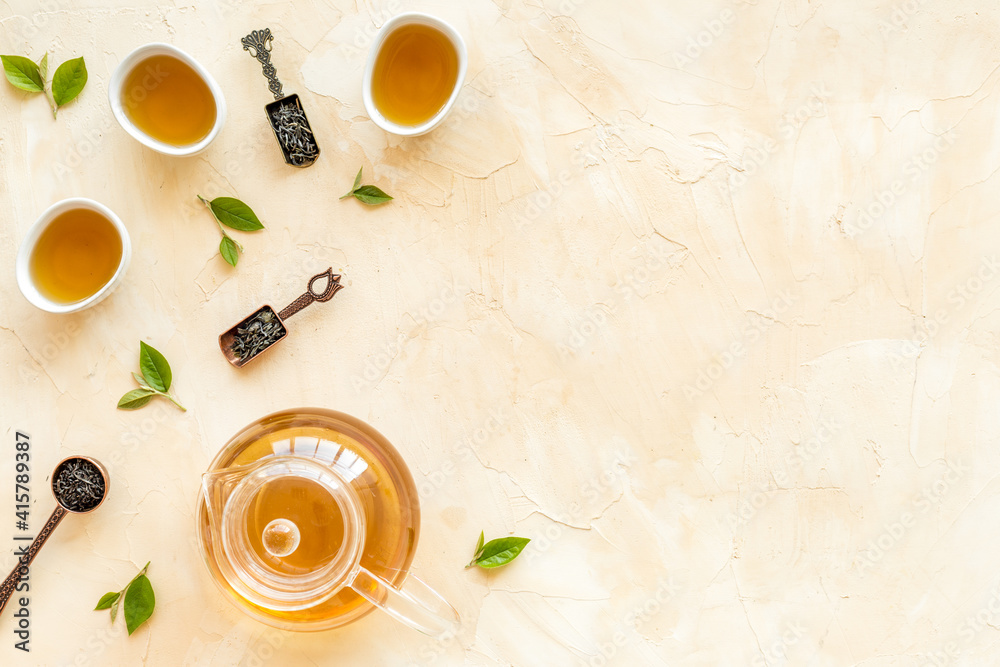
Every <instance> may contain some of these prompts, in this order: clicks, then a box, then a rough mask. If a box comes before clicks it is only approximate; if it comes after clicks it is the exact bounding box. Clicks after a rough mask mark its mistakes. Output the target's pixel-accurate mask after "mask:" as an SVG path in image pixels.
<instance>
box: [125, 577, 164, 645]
mask: <svg viewBox="0 0 1000 667" xmlns="http://www.w3.org/2000/svg"><path fill="white" fill-rule="evenodd" d="M154 607H156V596H155V595H153V585H152V584H150V583H149V579H148V578H147V577H146V575H144V574H143V575H139V576H138V577H136V579H135V581H133V582H132V583H131V584H130V585H129V587H128V591H127V592H126V593H125V610H124V611H125V626H126V627H127V628H128V633H129V635H131V634H132V633H133V632H135V630H136V628H138V627H139V626H140V625H142V624H143V623H145V622H146V620H147V619H149V617H150V616H152V615H153V609H154Z"/></svg>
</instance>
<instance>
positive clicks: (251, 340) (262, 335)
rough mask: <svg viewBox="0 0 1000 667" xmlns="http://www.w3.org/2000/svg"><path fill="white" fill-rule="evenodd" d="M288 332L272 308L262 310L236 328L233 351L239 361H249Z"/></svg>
mask: <svg viewBox="0 0 1000 667" xmlns="http://www.w3.org/2000/svg"><path fill="white" fill-rule="evenodd" d="M286 333H288V330H287V329H285V327H284V326H283V325H282V324H281V321H280V320H279V319H278V317H277V316H276V315H275V314H274V311H273V310H271V309H270V308H267V307H265V308H261V309H260V310H259V311H257V312H256V313H254V315H253V316H252V317H250V318H249V319H248V320H246V321H244V322H243V323H242V324H240V325H238V326H237V327H236V336H235V337H234V338H233V344H232V350H233V354H234V355H236V358H237V359H240V360H241V361H242V360H246V361H249V360H250V359H252V358H253V357H256V356H257V355H258V354H260V353H261V352H263V351H264V350H266V349H267V348H269V347H270V346H271V345H274V344H275V343H276V342H278V340H280V339H281V338H282V337H283V336H284V335H285V334H286Z"/></svg>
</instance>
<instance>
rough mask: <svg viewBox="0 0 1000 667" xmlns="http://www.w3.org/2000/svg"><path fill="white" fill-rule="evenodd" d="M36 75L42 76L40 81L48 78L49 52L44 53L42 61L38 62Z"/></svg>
mask: <svg viewBox="0 0 1000 667" xmlns="http://www.w3.org/2000/svg"><path fill="white" fill-rule="evenodd" d="M38 73H39V74H41V75H42V81H45V79H46V78H47V77H48V76H49V52H48V51H46V52H45V55H44V56H42V59H41V60H39V61H38Z"/></svg>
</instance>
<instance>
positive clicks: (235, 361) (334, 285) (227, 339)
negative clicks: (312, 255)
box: [219, 267, 344, 368]
mask: <svg viewBox="0 0 1000 667" xmlns="http://www.w3.org/2000/svg"><path fill="white" fill-rule="evenodd" d="M324 278H325V279H326V287H325V288H324V289H323V291H322V292H320V291H318V290H317V289H316V288H315V287H314V283H316V282H317V281H319V280H323V279H324ZM343 288H344V286H343V285H341V284H340V274H339V273H334V272H333V267H330V268H329V269H327V270H326V271H324V272H323V273H320V274H317V275H315V276H313V277H312V278H310V280H309V287H308V289H307V290H306V293H305V294H303V295H302V296H300V297H299V298H298V299H296V300H295V301H292V302H291V303H290V304H288V306H286V307H285V308H284V309H283V310H282V311H281V312H275V310H274V308H272V307H271V306H269V305H264V306H261V307H260V308H258V309H257V310H256V311H254V313H253V314H252V315H250V316H249V317H247V318H244V319H243V320H240V323H239V324H237V325H236V326H234V327H233V328H231V329H229V330H228V331H227V332H226V333H224V334H222V335H221V336H219V347H220V348H222V353H223V354H224V355H226V360H227V361H228V362H229V363H231V364H232V365H233V366H236V367H237V368H241V367H243V366H246V365H247V364H248V363H250V362H251V361H253V360H254V359H256V358H257V357H258V356H259V355H260V354H261V353H262V352H264V351H265V350H269V349H271V347H273V346H274V345H276V344H277V343H278V342H279V341H282V340H284V338H285V336H287V335H288V328H287V327H286V326H285V320H287V319H288V318H289V317H291V316H292V315H294V314H295V313H297V312H299V311H300V310H302V309H303V308H305V307H306V306H308V305H309V304H311V303H312V302H313V301H329V300H330V299H332V298H333V295H334V294H336V293H337V292H338V291H339V290H341V289H343Z"/></svg>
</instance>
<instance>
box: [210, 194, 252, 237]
mask: <svg viewBox="0 0 1000 667" xmlns="http://www.w3.org/2000/svg"><path fill="white" fill-rule="evenodd" d="M208 205H209V207H210V208H211V209H212V214H213V215H214V216H215V219H216V220H218V221H219V222H221V223H222V224H224V225H225V226H226V227H231V228H232V229H235V230H238V231H241V232H255V231H257V230H258V229H264V225H262V224H261V222H260V220H258V219H257V215H256V214H255V213H254V212H253V211H252V210H251V209H250V207H249V206H247V205H246V204H244V203H243V202H241V201H240V200H239V199H235V198H233V197H216V198H215V199H213V200H212V201H210V202H209V203H208Z"/></svg>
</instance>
